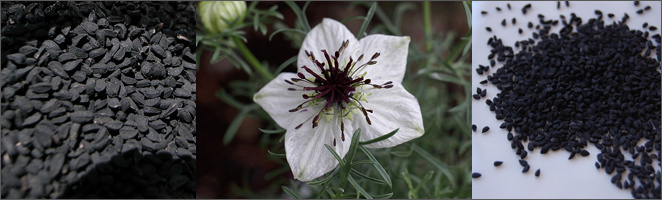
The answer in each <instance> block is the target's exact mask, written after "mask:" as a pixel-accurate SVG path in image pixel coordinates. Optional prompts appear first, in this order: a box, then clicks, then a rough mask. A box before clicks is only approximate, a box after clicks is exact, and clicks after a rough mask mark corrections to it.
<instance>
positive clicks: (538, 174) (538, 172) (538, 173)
mask: <svg viewBox="0 0 662 200" xmlns="http://www.w3.org/2000/svg"><path fill="white" fill-rule="evenodd" d="M538 176H540V169H538V170H536V177H538Z"/></svg>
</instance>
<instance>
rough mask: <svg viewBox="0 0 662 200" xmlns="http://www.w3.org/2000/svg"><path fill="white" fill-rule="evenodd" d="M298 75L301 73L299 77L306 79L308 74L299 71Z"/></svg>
mask: <svg viewBox="0 0 662 200" xmlns="http://www.w3.org/2000/svg"><path fill="white" fill-rule="evenodd" d="M297 75H299V78H301V79H306V76H304V75H303V73H301V72H299V73H298V74H297Z"/></svg>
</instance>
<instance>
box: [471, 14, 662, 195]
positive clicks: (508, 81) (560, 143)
mask: <svg viewBox="0 0 662 200" xmlns="http://www.w3.org/2000/svg"><path fill="white" fill-rule="evenodd" d="M530 7H531V6H530V5H527V6H525V7H524V8H523V9H522V11H523V12H525V10H527V9H529V8H530ZM595 14H596V15H597V17H596V18H592V19H589V20H588V21H584V22H585V23H582V19H581V18H579V17H577V16H576V15H575V14H574V13H573V14H572V15H571V17H570V18H569V21H566V19H565V17H561V19H560V22H561V24H562V25H563V28H562V29H561V30H560V32H559V33H550V29H551V27H552V26H556V25H557V23H558V20H545V17H544V16H542V15H539V20H540V24H539V25H538V26H537V27H540V26H541V28H537V32H535V33H533V38H530V39H528V40H522V41H518V42H516V43H515V47H510V46H505V45H503V43H502V41H501V39H499V38H498V37H497V36H496V35H495V36H493V37H491V38H489V41H488V44H489V45H490V46H491V47H492V50H491V54H490V55H489V57H488V59H490V60H491V62H492V63H494V61H495V60H496V61H499V62H500V63H502V64H503V66H502V67H500V68H499V69H497V70H496V72H495V73H494V74H492V75H488V76H487V77H488V78H487V79H488V80H489V82H490V83H492V84H494V85H495V86H496V87H497V88H498V89H499V90H500V92H499V93H498V94H497V95H496V97H494V98H493V99H492V100H491V101H489V100H488V101H489V102H486V103H487V105H488V106H490V110H491V111H494V112H495V113H496V118H497V119H499V120H503V124H502V125H501V128H504V129H506V130H507V131H508V135H507V138H508V140H510V141H511V147H512V148H513V149H517V152H516V153H517V155H520V156H521V158H522V159H524V157H526V154H527V150H528V151H533V150H534V149H537V148H539V149H540V152H541V153H542V154H545V153H547V152H548V151H549V150H552V151H556V150H561V149H563V150H565V151H567V152H570V157H569V159H572V158H574V157H575V155H576V154H579V155H581V156H589V152H588V151H586V150H585V149H584V148H586V147H587V145H588V144H589V143H590V144H593V145H594V146H595V147H597V148H598V149H600V151H601V153H599V154H597V155H596V157H597V160H598V162H596V163H595V166H596V167H597V168H599V169H600V168H602V169H604V170H605V172H606V173H607V174H610V175H613V178H612V183H613V184H615V185H616V187H618V188H621V189H629V190H631V192H632V195H633V197H635V198H656V199H660V170H655V169H654V168H653V165H654V163H653V160H657V165H658V166H660V158H661V156H660V120H661V117H660V115H661V111H660V108H661V98H660V96H661V93H662V90H661V87H660V80H661V76H660V34H659V33H658V34H655V32H654V31H655V29H649V30H650V31H649V30H645V29H644V30H631V29H630V27H628V25H627V20H628V19H629V16H628V15H627V14H625V15H624V17H623V18H622V19H621V21H615V22H613V23H611V24H609V23H606V22H605V21H603V19H602V12H600V11H595ZM609 16H610V18H611V17H612V16H613V14H609ZM528 26H529V28H531V27H532V23H529V24H528ZM636 27H638V25H637V26H636ZM644 28H645V26H644ZM653 34H655V35H653ZM654 43H655V44H654ZM516 49H517V50H516ZM651 56H652V57H651ZM655 58H657V60H656V59H655ZM492 66H493V65H492ZM479 69H481V68H479ZM481 70H482V69H481ZM482 71H487V70H482ZM527 141H528V145H527V148H526V149H525V145H524V144H523V142H527ZM625 152H628V153H629V154H628V155H625V154H624V153H625ZM630 155H631V156H630ZM520 164H521V165H522V166H523V167H524V169H523V171H522V172H526V171H528V169H529V164H528V163H527V162H526V161H525V160H520ZM535 174H536V176H539V175H540V172H539V170H538V171H536V173H535Z"/></svg>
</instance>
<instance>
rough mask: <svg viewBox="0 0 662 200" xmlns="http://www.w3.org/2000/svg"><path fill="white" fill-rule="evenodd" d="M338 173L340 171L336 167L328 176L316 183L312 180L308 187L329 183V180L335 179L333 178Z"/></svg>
mask: <svg viewBox="0 0 662 200" xmlns="http://www.w3.org/2000/svg"><path fill="white" fill-rule="evenodd" d="M339 171H340V168H338V167H336V168H335V169H333V171H332V172H331V173H330V174H329V175H327V176H326V177H324V178H321V179H319V180H316V181H315V180H314V181H311V182H308V185H319V184H323V183H326V182H329V181H331V179H332V178H333V177H335V176H336V175H337V174H338V172H339Z"/></svg>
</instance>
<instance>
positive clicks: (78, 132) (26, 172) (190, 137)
mask: <svg viewBox="0 0 662 200" xmlns="http://www.w3.org/2000/svg"><path fill="white" fill-rule="evenodd" d="M1 15H2V16H1V19H2V20H1V23H2V38H1V40H2V69H1V71H0V86H1V87H2V96H1V98H0V99H1V100H2V101H1V110H2V118H1V119H0V126H1V128H2V142H1V143H2V147H1V152H0V154H1V156H2V159H1V161H2V184H1V185H2V188H1V190H2V198H12V199H13V198H195V187H196V186H195V183H196V182H195V179H196V176H195V173H196V170H195V169H196V166H195V157H196V147H195V140H196V136H195V135H196V131H195V126H196V124H195V116H196V114H195V100H196V92H195V87H196V83H195V82H196V77H195V75H196V64H195V63H196V61H195V56H194V55H193V52H194V51H195V44H194V42H193V41H192V40H193V39H192V38H193V37H194V36H195V32H194V31H195V30H194V28H195V5H194V3H191V2H67V1H61V2H2V11H1Z"/></svg>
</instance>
